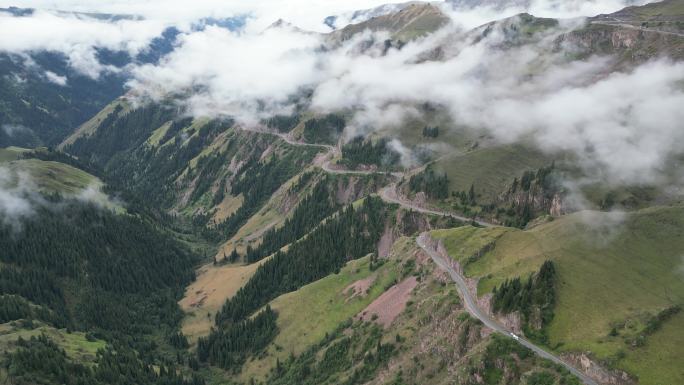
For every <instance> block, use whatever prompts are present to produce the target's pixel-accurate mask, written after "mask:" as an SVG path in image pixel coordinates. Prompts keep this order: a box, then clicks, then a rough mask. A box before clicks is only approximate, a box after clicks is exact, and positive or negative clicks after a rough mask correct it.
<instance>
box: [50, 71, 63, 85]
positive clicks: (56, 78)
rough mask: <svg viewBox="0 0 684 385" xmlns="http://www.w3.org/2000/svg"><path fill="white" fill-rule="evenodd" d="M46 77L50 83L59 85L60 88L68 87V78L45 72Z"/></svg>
mask: <svg viewBox="0 0 684 385" xmlns="http://www.w3.org/2000/svg"><path fill="white" fill-rule="evenodd" d="M45 77H46V78H47V80H48V81H50V82H52V83H54V84H57V85H58V86H62V87H64V86H66V84H67V77H66V76H60V75H57V74H56V73H54V72H52V71H45Z"/></svg>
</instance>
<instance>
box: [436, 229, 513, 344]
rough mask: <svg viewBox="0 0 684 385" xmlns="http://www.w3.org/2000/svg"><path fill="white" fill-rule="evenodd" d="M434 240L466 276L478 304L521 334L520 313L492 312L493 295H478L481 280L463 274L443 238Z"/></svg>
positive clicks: (445, 258)
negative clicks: (450, 254)
mask: <svg viewBox="0 0 684 385" xmlns="http://www.w3.org/2000/svg"><path fill="white" fill-rule="evenodd" d="M433 242H434V243H432V245H431V246H434V247H435V250H436V251H437V252H438V253H439V255H440V256H441V257H442V259H443V260H445V261H447V262H448V263H449V264H450V265H451V267H452V268H453V269H454V270H456V271H457V272H458V273H459V274H461V275H462V276H463V277H464V278H465V281H466V284H467V285H468V290H469V291H470V292H471V293H472V294H473V297H475V298H476V299H477V306H478V307H479V308H480V309H481V310H483V311H484V312H485V313H487V315H488V316H490V317H492V318H495V319H496V320H497V321H499V323H501V324H502V325H504V326H505V327H507V328H509V329H511V330H512V331H513V332H515V333H518V334H520V333H521V331H522V321H521V318H520V314H519V313H518V312H513V313H510V314H494V313H493V312H492V304H491V302H492V295H491V294H485V295H483V296H478V295H477V283H478V281H479V280H478V279H477V278H468V277H466V276H465V275H464V274H463V268H462V267H461V264H460V263H458V261H456V260H454V259H453V258H451V257H450V256H449V254H448V253H447V250H446V248H445V247H444V243H443V242H442V241H441V240H440V241H433Z"/></svg>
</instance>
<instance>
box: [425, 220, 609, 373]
mask: <svg viewBox="0 0 684 385" xmlns="http://www.w3.org/2000/svg"><path fill="white" fill-rule="evenodd" d="M428 239H429V235H428V234H427V233H422V234H420V236H418V238H417V240H416V242H417V243H418V246H420V248H421V249H423V250H424V251H425V252H426V253H427V254H428V255H429V256H430V258H432V260H433V261H434V262H435V263H436V264H437V266H439V267H440V268H441V269H442V270H445V271H446V272H447V273H449V276H451V279H452V280H453V281H454V282H455V283H456V286H457V287H458V291H459V292H460V293H461V295H462V296H463V300H464V302H465V308H466V310H467V311H468V313H470V314H472V315H473V317H475V318H477V319H479V320H480V321H482V323H483V324H485V325H486V326H487V327H488V328H490V329H492V330H494V331H497V332H499V333H502V334H505V335H508V336H511V332H510V331H509V330H507V329H506V328H504V327H503V326H502V325H501V324H499V323H498V322H496V321H495V320H493V319H492V318H490V317H489V316H488V315H487V314H485V313H484V312H482V310H480V308H479V307H478V306H477V301H476V300H475V298H474V297H473V295H472V293H470V290H468V286H467V285H466V282H465V280H464V278H463V277H462V276H461V275H460V274H459V273H458V272H456V270H454V268H452V267H451V265H449V264H448V263H447V262H446V261H444V259H443V258H442V257H441V256H440V255H439V254H438V253H437V252H436V251H435V250H433V249H432V248H430V247H429V246H428V244H427V242H428ZM517 337H518V338H517V341H518V342H519V343H520V344H522V345H523V346H525V347H527V348H529V349H530V350H532V351H533V352H535V353H536V354H537V355H539V356H540V357H542V358H546V359H548V360H551V361H553V362H555V363H557V364H560V365H562V366H564V367H565V368H566V369H568V370H569V371H570V372H571V373H572V374H574V375H575V376H577V377H578V378H579V379H580V380H581V381H582V382H584V383H585V384H587V385H599V384H598V383H597V382H596V381H594V380H593V379H592V378H590V377H589V376H587V375H586V374H584V373H582V372H581V371H579V370H577V369H576V368H575V367H574V366H572V365H570V364H568V363H567V362H565V361H563V360H562V359H560V358H559V357H557V356H555V355H554V354H552V353H549V352H548V351H546V350H544V349H542V348H540V347H538V346H537V345H535V344H533V343H532V342H530V341H528V340H526V339H525V338H523V337H520V336H517Z"/></svg>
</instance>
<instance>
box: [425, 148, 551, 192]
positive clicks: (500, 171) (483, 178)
mask: <svg viewBox="0 0 684 385" xmlns="http://www.w3.org/2000/svg"><path fill="white" fill-rule="evenodd" d="M550 163H551V159H550V158H549V157H547V156H545V155H544V154H542V153H540V152H539V151H537V150H534V149H532V148H530V147H527V146H524V145H520V144H514V145H504V146H496V147H486V148H480V149H476V150H473V151H471V152H469V153H466V154H463V155H456V156H450V157H446V158H443V159H440V160H439V161H437V162H436V164H435V170H437V171H442V172H446V174H447V177H448V178H449V189H450V190H451V191H467V190H468V189H469V188H470V185H471V184H473V185H475V191H476V192H477V194H478V195H479V197H478V198H479V200H482V201H491V200H492V199H494V198H495V197H496V195H497V194H499V193H501V191H503V190H504V188H505V186H506V184H508V183H511V182H512V181H513V178H514V177H519V176H520V175H521V174H522V173H523V171H526V170H532V169H537V168H540V167H542V166H547V165H548V164H550Z"/></svg>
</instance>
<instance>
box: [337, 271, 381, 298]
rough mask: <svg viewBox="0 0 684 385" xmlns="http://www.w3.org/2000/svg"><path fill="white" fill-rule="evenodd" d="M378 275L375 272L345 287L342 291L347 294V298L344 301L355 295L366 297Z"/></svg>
mask: <svg viewBox="0 0 684 385" xmlns="http://www.w3.org/2000/svg"><path fill="white" fill-rule="evenodd" d="M376 277H377V275H375V274H373V275H371V276H369V277H366V278H364V279H360V280H358V281H356V282H354V283H352V284H351V285H349V286H347V287H345V288H344V290H343V291H342V293H343V294H344V295H345V296H347V299H346V300H344V302H345V303H346V302H349V301H350V300H351V299H352V298H354V297H365V296H366V294H368V293H367V292H368V289H370V287H371V285H373V282H375V278H376Z"/></svg>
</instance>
